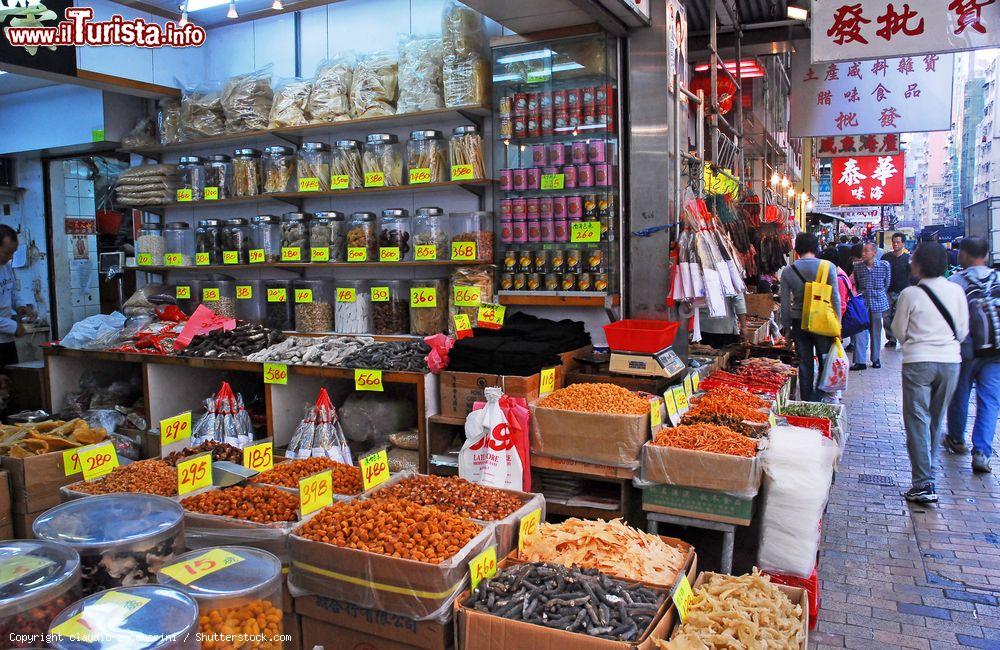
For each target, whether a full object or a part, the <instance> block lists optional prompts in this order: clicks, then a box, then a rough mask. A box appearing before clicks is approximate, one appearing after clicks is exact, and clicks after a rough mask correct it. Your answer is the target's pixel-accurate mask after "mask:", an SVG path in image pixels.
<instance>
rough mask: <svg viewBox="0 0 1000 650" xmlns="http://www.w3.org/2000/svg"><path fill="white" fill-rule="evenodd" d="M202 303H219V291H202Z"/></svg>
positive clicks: (207, 289) (210, 289) (209, 289)
mask: <svg viewBox="0 0 1000 650" xmlns="http://www.w3.org/2000/svg"><path fill="white" fill-rule="evenodd" d="M201 300H202V302H219V289H218V288H214V289H213V288H210V287H206V288H204V289H202V290H201Z"/></svg>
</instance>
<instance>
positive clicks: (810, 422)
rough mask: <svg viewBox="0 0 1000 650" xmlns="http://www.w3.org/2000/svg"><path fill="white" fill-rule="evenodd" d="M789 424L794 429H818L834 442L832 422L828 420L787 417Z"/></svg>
mask: <svg viewBox="0 0 1000 650" xmlns="http://www.w3.org/2000/svg"><path fill="white" fill-rule="evenodd" d="M784 418H785V419H786V420H788V424H790V425H792V426H793V427H805V428H806V429H816V430H817V431H819V432H820V433H822V434H823V435H824V436H826V437H827V438H829V439H831V440H833V431H831V424H830V421H829V420H828V419H826V418H810V417H804V416H801V415H785V416H784Z"/></svg>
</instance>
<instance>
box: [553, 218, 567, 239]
mask: <svg viewBox="0 0 1000 650" xmlns="http://www.w3.org/2000/svg"><path fill="white" fill-rule="evenodd" d="M552 240H553V241H555V242H557V243H563V242H568V241H569V221H567V220H566V219H555V220H554V221H553V222H552Z"/></svg>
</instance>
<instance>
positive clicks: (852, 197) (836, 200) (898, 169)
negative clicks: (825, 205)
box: [830, 154, 905, 207]
mask: <svg viewBox="0 0 1000 650" xmlns="http://www.w3.org/2000/svg"><path fill="white" fill-rule="evenodd" d="M831 181H832V188H831V192H830V204H831V205H832V206H834V207H838V206H855V205H899V204H901V203H902V202H903V197H904V195H905V189H904V187H903V185H904V176H903V154H897V155H895V156H842V157H838V158H834V159H833V169H832V175H831Z"/></svg>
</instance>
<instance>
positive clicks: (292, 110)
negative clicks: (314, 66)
mask: <svg viewBox="0 0 1000 650" xmlns="http://www.w3.org/2000/svg"><path fill="white" fill-rule="evenodd" d="M312 87H313V82H312V80H311V79H300V78H298V77H292V78H288V79H279V80H278V82H277V83H276V84H275V86H274V102H273V103H272V104H271V114H270V116H269V117H268V122H267V126H268V128H271V129H277V128H281V127H283V126H302V125H303V124H308V123H309V114H308V113H307V112H306V109H307V108H308V107H309V94H310V93H311V92H312Z"/></svg>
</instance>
